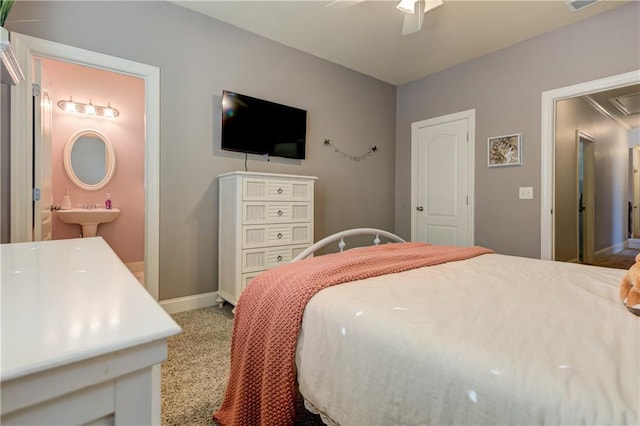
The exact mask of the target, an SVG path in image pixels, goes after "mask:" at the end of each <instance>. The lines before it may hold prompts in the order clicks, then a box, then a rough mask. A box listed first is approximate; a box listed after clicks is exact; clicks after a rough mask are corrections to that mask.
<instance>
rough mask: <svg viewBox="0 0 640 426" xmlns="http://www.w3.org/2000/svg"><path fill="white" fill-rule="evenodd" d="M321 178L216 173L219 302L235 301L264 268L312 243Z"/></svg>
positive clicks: (294, 254)
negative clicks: (316, 193)
mask: <svg viewBox="0 0 640 426" xmlns="http://www.w3.org/2000/svg"><path fill="white" fill-rule="evenodd" d="M316 179H317V178H316V177H314V176H296V175H284V174H273V173H252V172H231V173H225V174H223V175H220V176H218V181H219V222H218V302H219V303H220V304H222V302H223V301H224V300H226V301H227V302H229V303H231V304H232V305H235V304H236V303H237V302H238V298H239V297H240V294H241V293H242V291H243V290H244V288H245V287H246V286H247V284H248V283H249V282H250V281H251V280H252V279H253V278H254V277H255V276H256V275H258V274H259V273H260V272H262V271H265V270H267V269H270V268H273V267H274V266H278V265H281V264H285V263H287V262H290V261H291V259H293V258H294V257H295V256H296V255H297V254H298V253H300V252H302V251H303V250H304V249H305V248H307V247H308V246H310V245H311V244H312V243H313V190H314V183H315V180H316Z"/></svg>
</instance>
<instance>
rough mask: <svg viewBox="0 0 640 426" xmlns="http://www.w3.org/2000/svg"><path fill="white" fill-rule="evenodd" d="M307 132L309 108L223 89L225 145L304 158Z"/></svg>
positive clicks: (243, 150) (265, 153)
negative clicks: (295, 106) (305, 108)
mask: <svg viewBox="0 0 640 426" xmlns="http://www.w3.org/2000/svg"><path fill="white" fill-rule="evenodd" d="M306 136H307V111H306V110H303V109H299V108H294V107H290V106H287V105H281V104H278V103H275V102H270V101H266V100H263V99H258V98H253V97H251V96H247V95H242V94H240V93H235V92H230V91H227V90H224V91H223V92H222V143H221V148H222V149H224V150H228V151H237V152H245V153H250V154H259V155H269V156H274V157H285V158H295V159H304V158H305V141H306Z"/></svg>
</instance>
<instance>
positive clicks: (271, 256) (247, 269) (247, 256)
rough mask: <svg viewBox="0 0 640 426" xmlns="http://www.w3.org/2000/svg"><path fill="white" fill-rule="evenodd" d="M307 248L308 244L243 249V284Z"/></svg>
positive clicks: (288, 260)
mask: <svg viewBox="0 0 640 426" xmlns="http://www.w3.org/2000/svg"><path fill="white" fill-rule="evenodd" d="M306 248H307V246H306V245H304V246H288V247H269V248H264V249H254V250H243V251H242V277H243V279H242V284H243V285H244V286H246V284H247V283H248V282H249V280H250V279H251V278H253V277H255V276H256V275H257V272H260V271H264V270H266V269H270V268H273V267H275V266H279V265H284V264H286V263H289V262H291V259H293V258H294V257H296V256H297V255H298V254H300V253H302V251H303V250H304V249H306ZM252 273H253V274H252ZM243 288H244V287H243Z"/></svg>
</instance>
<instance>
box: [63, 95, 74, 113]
mask: <svg viewBox="0 0 640 426" xmlns="http://www.w3.org/2000/svg"><path fill="white" fill-rule="evenodd" d="M64 110H65V111H68V112H76V103H75V102H73V98H71V97H69V102H67V103H66V104H65V106H64Z"/></svg>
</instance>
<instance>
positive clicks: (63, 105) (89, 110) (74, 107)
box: [58, 96, 120, 118]
mask: <svg viewBox="0 0 640 426" xmlns="http://www.w3.org/2000/svg"><path fill="white" fill-rule="evenodd" d="M58 107H59V108H60V109H61V110H63V111H67V112H78V113H80V114H86V115H98V116H101V117H109V118H116V117H117V116H119V115H120V111H118V110H117V109H115V108H113V107H112V106H111V102H109V103H108V104H107V106H106V107H105V106H100V105H94V104H93V102H92V101H91V99H90V100H89V103H88V104H83V103H82V102H76V101H74V100H73V98H72V97H71V96H70V97H69V100H68V101H67V100H61V101H58Z"/></svg>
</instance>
